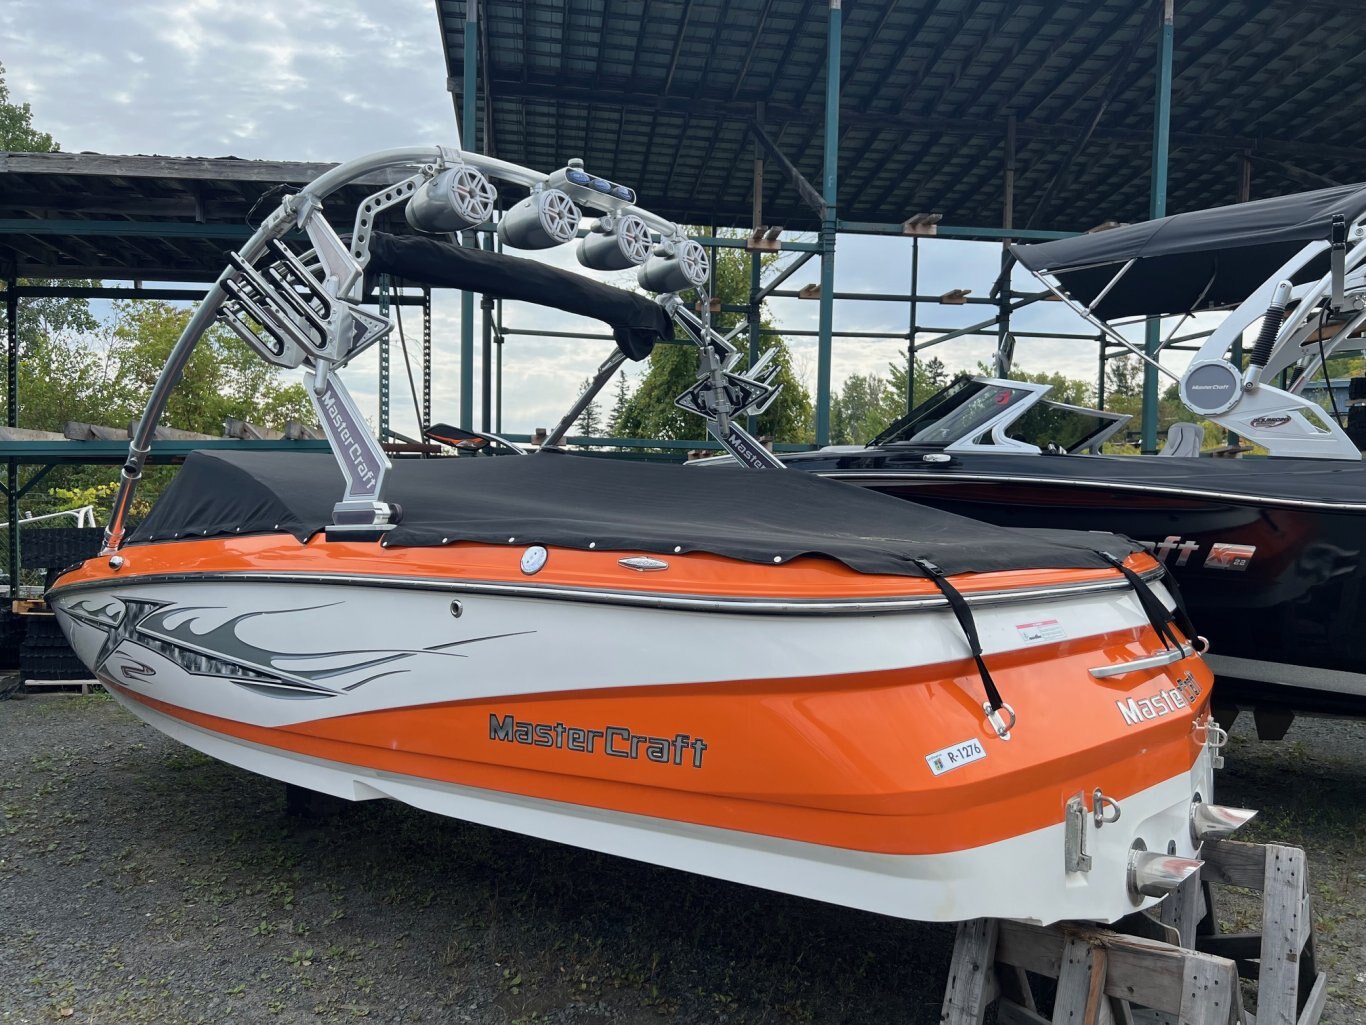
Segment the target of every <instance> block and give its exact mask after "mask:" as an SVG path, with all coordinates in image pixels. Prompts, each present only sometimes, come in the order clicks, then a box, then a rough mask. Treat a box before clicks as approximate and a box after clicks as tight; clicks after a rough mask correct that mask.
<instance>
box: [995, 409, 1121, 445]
mask: <svg viewBox="0 0 1366 1025" xmlns="http://www.w3.org/2000/svg"><path fill="white" fill-rule="evenodd" d="M1128 419H1129V418H1128V417H1127V416H1123V415H1120V414H1115V413H1109V414H1106V413H1102V412H1100V411H1098V410H1094V409H1082V408H1080V407H1078V406H1065V405H1063V404H1062V403H1060V402H1049V401H1047V400H1045V401H1043V402H1040V403H1039V404H1038V405H1037V406H1035V407H1033V408H1032V409H1028V410H1026V411H1025V412H1024V414H1023V415H1022V416H1021V417H1020V418H1019V419H1018V420H1016V421H1015V422H1014V423H1013V424H1011V425H1010V427H1009V428H1007V430H1006V437H1008V438H1011V439H1013V440H1015V441H1023V442H1027V443H1028V444H1030V445H1037V446H1038V447H1039V448H1041V449H1044V450H1045V451H1047V450H1049V449H1050V447H1052V450H1053V451H1057V450H1059V449H1060V450H1062V451H1064V452H1080V451H1082V450H1083V449H1085V448H1087V447H1088V446H1090V445H1092V444H1094V443H1095V442H1097V441H1099V440H1103V439H1104V438H1105V437H1108V436H1109V435H1110V434H1112V433H1114V431H1115V430H1116V429H1117V427H1118V426H1119V424H1117V423H1116V421H1119V423H1120V424H1122V423H1123V422H1125V421H1127V420H1128Z"/></svg>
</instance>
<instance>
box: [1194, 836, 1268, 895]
mask: <svg viewBox="0 0 1366 1025" xmlns="http://www.w3.org/2000/svg"><path fill="white" fill-rule="evenodd" d="M1200 856H1201V859H1202V860H1203V861H1204V864H1203V865H1201V866H1200V874H1201V875H1202V876H1203V877H1204V878H1206V879H1208V880H1209V881H1210V882H1214V883H1226V884H1228V885H1229V886H1246V887H1248V888H1249V889H1253V890H1260V889H1261V888H1262V886H1263V884H1264V883H1265V882H1266V848H1265V847H1264V846H1263V845H1262V844H1257V843H1244V842H1243V841H1241V840H1206V841H1205V844H1204V847H1203V848H1201V851H1200Z"/></svg>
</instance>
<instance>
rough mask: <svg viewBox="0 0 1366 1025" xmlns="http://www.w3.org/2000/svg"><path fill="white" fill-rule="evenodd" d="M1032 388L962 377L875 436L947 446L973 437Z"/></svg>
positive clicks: (889, 441)
mask: <svg viewBox="0 0 1366 1025" xmlns="http://www.w3.org/2000/svg"><path fill="white" fill-rule="evenodd" d="M1029 394H1030V392H1028V391H1026V390H1024V389H1022V388H1007V387H1004V386H1002V385H999V384H987V383H986V382H984V381H977V380H973V379H972V378H970V377H964V378H960V379H959V380H957V381H954V382H953V383H952V384H950V385H949V386H948V387H946V388H944V389H943V390H942V391H940V392H938V393H937V394H935V395H932V396H931V397H930V398H928V399H926V400H925V401H924V402H922V403H921V404H920V405H918V406H916V407H915V409H913V410H911V411H910V412H909V413H907V414H906V415H905V416H903V417H902V418H901V419H900V420H898V421H897V422H896V423H894V424H892V426H891V427H889V428H887V430H885V431H883V432H882V433H881V434H880V435H878V436H877V437H876V438H874V439H873V441H872V444H874V445H925V446H933V447H943V446H945V445H951V444H953V443H954V442H955V441H960V440H963V439H966V438H971V437H974V436H975V435H977V434H978V433H980V432H981V430H982V428H983V426H984V425H985V424H986V423H987V422H988V421H989V420H991V419H992V418H993V417H995V416H998V415H999V414H1000V413H1001V412H1002V411H1003V410H1005V409H1008V408H1010V407H1011V406H1014V405H1015V404H1016V403H1018V402H1019V401H1021V400H1022V399H1024V398H1025V397H1026V396H1028V395H1029Z"/></svg>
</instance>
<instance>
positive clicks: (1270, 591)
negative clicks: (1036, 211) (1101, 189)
mask: <svg viewBox="0 0 1366 1025" xmlns="http://www.w3.org/2000/svg"><path fill="white" fill-rule="evenodd" d="M1364 240H1366V185H1352V186H1342V187H1337V188H1332V189H1324V190H1320V191H1318V192H1312V193H1306V194H1302V195H1296V196H1287V197H1279V198H1276V199H1270V200H1262V201H1258V202H1255V203H1244V204H1240V205H1238V206H1231V207H1222V208H1218V209H1213V210H1203V211H1197V212H1194V213H1189V214H1178V215H1175V216H1172V217H1166V218H1162V219H1159V220H1155V221H1148V222H1145V223H1141V224H1133V225H1128V226H1124V227H1120V228H1115V229H1111V230H1108V231H1102V232H1097V233H1094V234H1089V235H1082V236H1078V237H1075V238H1068V239H1061V240H1058V241H1054V242H1046V243H1041V244H1038V245H1029V246H1026V245H1016V246H1013V247H1012V249H1011V251H1012V255H1013V256H1014V258H1015V259H1017V260H1018V261H1019V262H1020V263H1021V264H1022V265H1023V266H1025V267H1026V268H1027V269H1029V270H1030V271H1032V272H1033V273H1034V274H1035V276H1036V277H1038V278H1039V280H1040V281H1041V282H1042V283H1043V284H1044V285H1045V286H1046V287H1047V289H1048V290H1049V292H1051V293H1052V297H1053V298H1055V299H1057V300H1061V301H1062V302H1063V303H1065V304H1066V305H1067V306H1068V307H1070V308H1071V309H1073V310H1074V311H1075V312H1076V313H1078V314H1079V315H1081V316H1083V317H1085V318H1086V319H1087V320H1089V321H1090V322H1091V323H1092V324H1093V325H1094V326H1096V327H1097V328H1098V329H1099V330H1100V331H1101V332H1103V333H1104V336H1105V337H1106V338H1107V339H1108V341H1109V342H1110V343H1112V344H1118V345H1122V346H1124V347H1125V348H1128V349H1130V350H1132V351H1135V352H1136V354H1137V355H1139V356H1140V357H1142V358H1144V359H1147V360H1148V361H1149V362H1150V363H1153V362H1155V361H1153V360H1151V359H1150V357H1149V355H1148V354H1147V353H1144V352H1143V351H1142V350H1141V349H1138V348H1137V347H1136V346H1135V345H1134V343H1133V342H1132V341H1130V339H1129V338H1128V337H1126V335H1125V334H1124V333H1123V332H1122V330H1121V328H1122V327H1123V326H1124V325H1125V324H1126V322H1127V323H1134V322H1142V321H1144V320H1147V319H1149V318H1160V317H1173V316H1176V317H1180V318H1181V319H1180V322H1179V323H1178V324H1177V325H1176V328H1175V329H1174V330H1172V331H1171V332H1170V334H1169V335H1168V343H1170V341H1171V340H1172V339H1174V338H1176V337H1177V336H1178V335H1179V332H1180V330H1181V329H1182V327H1183V326H1184V325H1185V324H1186V323H1187V318H1189V317H1191V316H1194V315H1195V314H1198V313H1203V312H1207V311H1214V310H1224V311H1227V313H1226V315H1225V316H1224V318H1223V320H1222V322H1220V323H1219V324H1218V326H1217V327H1215V328H1214V329H1213V330H1212V331H1209V332H1208V333H1207V336H1206V338H1205V340H1204V342H1203V344H1202V345H1201V348H1200V350H1199V352H1198V353H1197V354H1196V355H1195V357H1194V358H1193V359H1192V361H1191V363H1190V365H1189V367H1188V368H1187V369H1186V371H1185V373H1184V374H1183V375H1181V376H1180V379H1179V385H1180V388H1179V391H1180V395H1181V399H1182V402H1183V403H1184V404H1185V405H1186V407H1187V408H1188V409H1189V410H1190V411H1191V413H1192V414H1193V419H1195V420H1199V419H1204V420H1208V421H1212V422H1213V423H1214V424H1216V425H1218V426H1219V427H1221V428H1224V429H1226V430H1229V431H1232V432H1235V433H1236V434H1237V435H1239V436H1241V438H1242V439H1244V440H1246V441H1249V442H1253V443H1255V444H1256V445H1260V446H1262V447H1264V448H1265V449H1266V450H1267V451H1268V452H1269V453H1270V458H1258V459H1214V458H1209V457H1208V456H1206V457H1203V458H1202V457H1200V438H1201V437H1202V435H1203V428H1201V427H1200V426H1199V425H1198V424H1196V423H1189V424H1178V425H1175V427H1174V428H1173V430H1172V431H1170V432H1169V434H1168V444H1167V447H1166V448H1165V449H1164V451H1163V453H1162V454H1160V455H1156V456H1105V455H1100V454H1097V453H1099V451H1100V446H1101V445H1102V444H1103V443H1104V441H1105V440H1106V439H1107V438H1108V437H1110V436H1111V435H1112V434H1113V433H1114V432H1115V431H1117V430H1118V429H1119V428H1120V427H1121V426H1122V425H1123V423H1124V421H1125V420H1127V419H1128V417H1127V416H1123V415H1119V414H1115V413H1106V412H1103V411H1100V410H1088V409H1084V408H1082V407H1077V406H1067V405H1064V404H1062V403H1057V402H1052V401H1050V400H1048V399H1047V398H1046V393H1047V391H1048V386H1047V385H1038V384H1030V383H1024V382H1018V381H1010V380H1005V379H1001V378H995V379H993V378H965V379H962V380H960V381H957V382H955V383H953V384H952V385H950V386H949V387H948V388H947V389H945V390H944V391H942V392H941V393H939V394H938V395H935V396H934V397H933V398H931V399H930V400H928V401H927V402H924V403H922V404H921V405H920V406H918V407H917V408H916V409H914V410H912V411H911V412H910V413H908V414H907V415H906V416H905V417H903V418H902V419H900V420H898V421H897V422H896V423H895V424H893V425H892V426H891V427H890V428H888V429H887V430H886V431H884V432H883V433H882V434H881V435H880V436H878V437H877V438H875V439H874V440H873V442H871V443H870V444H869V445H868V446H867V447H861V448H847V447H846V448H827V449H824V450H821V451H817V452H810V453H801V454H796V455H790V456H784V457H783V462H784V463H786V464H787V465H788V466H790V467H793V468H796V469H804V470H810V471H813V472H816V473H820V474H823V475H826V476H830V477H834V478H836V479H839V480H844V481H848V482H850V483H853V484H858V485H861V486H864V487H869V488H873V489H876V490H878V491H883V492H886V493H889V494H894V495H897V496H899V497H903V498H907V499H912V500H914V501H916V502H920V503H922V504H926V505H933V506H937V507H940V508H944V509H951V510H952V511H954V512H958V513H962V514H965V515H967V516H972V517H975V518H978V519H982V520H986V521H988V522H992V523H999V524H1002V525H1009V526H1037V527H1070V528H1079V529H1089V530H1104V531H1114V532H1118V533H1123V534H1128V535H1130V536H1131V537H1133V538H1134V539H1136V540H1140V541H1144V542H1147V543H1149V544H1151V545H1152V546H1153V547H1154V549H1155V550H1156V551H1157V552H1159V553H1160V554H1161V556H1162V558H1163V559H1164V561H1165V562H1166V563H1167V565H1168V566H1169V567H1170V568H1171V569H1172V570H1173V571H1174V573H1175V575H1176V578H1177V580H1178V581H1179V582H1180V584H1181V586H1182V589H1183V590H1184V592H1185V596H1186V600H1187V603H1188V604H1189V607H1190V612H1191V616H1192V618H1193V620H1194V622H1195V624H1196V626H1197V628H1199V629H1200V630H1201V632H1202V633H1204V634H1206V635H1207V636H1208V638H1209V641H1210V644H1211V650H1210V653H1209V661H1210V663H1211V665H1212V666H1213V667H1214V669H1215V672H1216V674H1217V675H1218V677H1219V679H1220V681H1221V688H1220V691H1219V695H1218V698H1219V699H1220V700H1222V701H1224V702H1225V703H1226V704H1227V703H1233V702H1236V703H1237V704H1239V705H1243V706H1252V707H1254V708H1256V709H1258V710H1259V711H1261V712H1263V713H1267V714H1266V719H1267V720H1268V721H1270V720H1279V721H1281V722H1285V723H1287V724H1288V719H1287V718H1286V717H1285V716H1284V715H1277V714H1276V711H1277V710H1278V709H1279V710H1281V711H1284V710H1295V711H1308V712H1318V713H1326V714H1346V715H1354V716H1359V717H1363V718H1366V590H1364V589H1363V580H1364V579H1366V568H1363V565H1362V561H1361V552H1362V546H1363V542H1364V541H1366V463H1363V462H1362V461H1361V454H1360V451H1359V450H1358V446H1357V444H1356V443H1355V442H1354V441H1353V440H1352V438H1351V436H1349V434H1348V432H1347V431H1345V430H1344V429H1343V427H1342V425H1341V424H1339V423H1338V422H1336V420H1335V419H1334V418H1332V417H1330V416H1329V415H1328V414H1327V413H1326V412H1325V411H1324V410H1323V409H1322V408H1321V407H1319V406H1318V405H1317V404H1315V403H1314V402H1311V401H1310V400H1309V399H1307V398H1305V397H1304V396H1303V395H1302V394H1300V393H1299V392H1300V390H1301V389H1302V388H1303V387H1304V385H1305V383H1306V382H1307V381H1308V380H1309V379H1310V378H1311V377H1312V376H1314V375H1315V374H1316V373H1317V372H1318V371H1319V370H1320V369H1321V368H1322V367H1323V365H1324V364H1325V363H1326V361H1327V359H1328V358H1329V357H1331V356H1332V355H1333V354H1334V353H1341V352H1343V351H1346V350H1348V349H1352V348H1360V347H1361V345H1362V339H1361V331H1362V329H1363V327H1366V270H1364V269H1363V266H1364V265H1366V244H1363V242H1364ZM1253 329H1257V330H1258V331H1259V334H1258V337H1257V342H1256V345H1255V347H1254V348H1253V349H1252V351H1251V353H1250V355H1249V356H1248V358H1247V359H1246V361H1244V360H1243V359H1242V358H1241V355H1240V351H1239V347H1240V344H1241V339H1242V336H1243V334H1244V332H1250V331H1251V330H1253ZM1005 337H1006V338H1008V334H1007V335H1006V336H1005ZM1164 344H1166V343H1164ZM1010 359H1011V352H1010V351H1009V347H1008V346H1007V347H1006V348H1005V349H1003V351H1002V352H1000V353H998V356H997V367H998V372H1000V373H1002V377H1004V376H1005V375H1004V373H1003V372H1002V369H1001V368H1004V367H1008V366H1009V365H1010ZM1244 362H1245V365H1244ZM1158 369H1159V370H1160V371H1162V372H1163V373H1166V374H1168V375H1169V376H1173V377H1175V376H1176V375H1175V374H1172V372H1171V371H1170V370H1168V369H1167V368H1165V367H1161V366H1158ZM1277 375H1280V378H1281V380H1282V381H1283V382H1284V383H1285V385H1286V386H1285V387H1280V388H1278V387H1274V386H1273V385H1272V384H1271V382H1272V381H1274V380H1276V379H1277ZM1291 378H1293V380H1291ZM1361 412H1366V408H1363V409H1362V410H1361ZM1348 426H1349V427H1351V426H1352V424H1351V422H1350V420H1349V424H1348ZM1354 433H1355V432H1354ZM711 461H712V460H708V462H711ZM715 461H724V460H715ZM1271 729H1274V727H1271Z"/></svg>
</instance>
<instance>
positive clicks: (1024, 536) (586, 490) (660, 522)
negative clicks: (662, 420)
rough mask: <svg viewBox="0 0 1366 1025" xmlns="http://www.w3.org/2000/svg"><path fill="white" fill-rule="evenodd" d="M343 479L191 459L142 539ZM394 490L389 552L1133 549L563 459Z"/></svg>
mask: <svg viewBox="0 0 1366 1025" xmlns="http://www.w3.org/2000/svg"><path fill="white" fill-rule="evenodd" d="M341 493H342V477H341V472H340V471H339V470H338V469H337V464H336V461H335V460H334V459H333V458H332V456H331V455H330V454H327V453H297V454H296V453H288V452H241V451H236V452H203V451H200V452H194V453H191V455H190V456H189V457H188V458H187V459H186V461H185V465H184V467H183V468H182V469H181V470H180V473H179V474H178V475H177V476H176V479H175V480H174V481H173V482H172V484H171V486H170V487H169V488H167V490H166V491H165V493H163V494H162V496H161V498H160V499H159V500H158V502H157V503H156V506H155V507H154V508H153V509H152V512H151V513H150V515H149V516H148V517H147V519H145V520H144V521H143V522H142V523H141V524H139V526H138V527H137V529H136V530H134V531H133V532H132V535H131V537H130V539H129V541H130V543H132V544H137V543H141V542H154V541H168V540H174V539H184V538H187V537H221V536H224V535H231V534H259V533H289V534H293V535H294V536H295V537H296V538H298V539H299V540H300V541H303V540H307V539H308V538H309V537H311V536H313V535H314V534H316V533H317V532H318V531H319V530H321V529H322V528H323V527H325V526H327V525H328V524H329V523H331V522H332V506H333V504H334V503H335V502H336V501H337V500H338V499H339V498H340V497H341ZM383 497H384V499H385V500H386V501H389V502H397V503H398V504H399V505H401V506H402V507H403V517H402V520H401V521H400V523H399V525H398V526H397V527H396V528H395V529H394V530H392V531H390V532H389V533H388V534H387V535H386V536H385V541H384V543H385V545H386V546H388V547H425V546H433V545H441V544H444V543H453V542H456V541H478V542H486V543H489V544H498V545H510V546H515V547H517V548H522V547H525V546H526V545H530V544H543V545H556V546H561V547H566V548H577V549H587V548H589V546H590V545H592V546H593V547H595V548H596V549H598V550H606V551H644V552H654V553H659V554H663V555H668V554H671V553H675V552H710V553H713V554H716V555H723V556H728V557H730V558H733V559H740V560H743V561H745V562H755V563H767V564H773V563H775V562H780V563H786V562H788V561H790V560H792V559H794V558H798V557H800V556H817V557H824V558H829V559H835V560H837V561H839V562H842V563H844V564H845V565H846V566H848V567H850V568H851V569H854V570H856V571H858V572H860V573H889V574H895V575H899V576H924V575H925V574H924V572H923V571H922V570H921V569H920V567H918V566H916V565H915V564H914V563H913V562H912V561H911V560H912V559H914V558H921V557H923V558H928V559H929V560H930V561H931V562H934V563H936V564H937V565H939V566H940V567H941V568H942V569H944V570H945V571H946V572H948V573H971V572H993V571H998V570H1014V569H1048V568H1053V569H1077V568H1104V567H1107V566H1108V565H1109V564H1108V563H1107V562H1106V561H1105V560H1104V559H1103V558H1102V557H1101V556H1100V555H1099V554H1098V552H1099V551H1108V552H1111V553H1113V554H1115V555H1120V556H1123V555H1127V554H1129V553H1130V552H1135V551H1139V550H1140V548H1139V546H1138V545H1137V544H1135V543H1134V542H1132V541H1129V540H1128V539H1127V538H1121V537H1117V536H1115V535H1112V534H1097V533H1091V532H1080V531H1065V530H1012V529H1010V528H1006V527H995V526H990V525H988V524H984V523H978V522H977V521H976V520H969V519H965V518H964V517H961V516H955V515H953V514H952V513H946V512H940V511H938V510H935V509H929V508H926V507H925V506H920V505H913V504H912V503H910V502H903V501H901V500H899V499H895V498H889V497H887V496H885V495H879V494H876V493H874V492H871V491H865V490H863V489H861V488H856V487H853V486H852V485H848V484H840V483H837V482H835V481H829V480H824V479H823V478H820V477H816V476H813V475H811V474H805V473H794V472H788V471H783V470H745V469H740V468H726V467H713V468H708V469H699V468H696V467H685V466H676V465H660V464H650V463H627V462H623V461H620V460H610V459H592V458H588V457H581V456H571V455H564V454H551V453H541V454H539V455H532V456H505V457H500V458H491V457H485V458H462V459H425V460H400V461H397V462H395V464H394V467H393V470H392V472H391V474H390V475H389V477H388V478H387V479H386V480H385V484H384V494H383Z"/></svg>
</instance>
